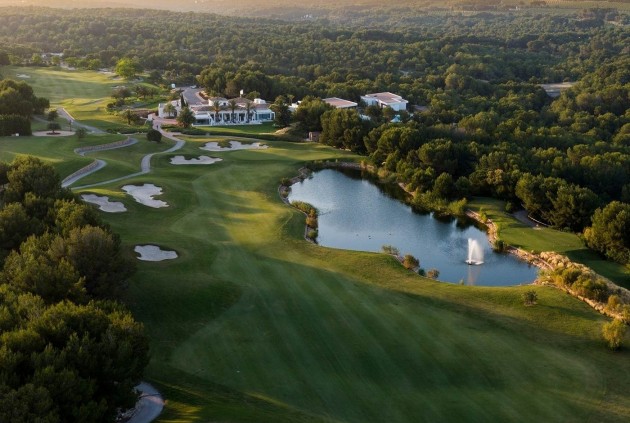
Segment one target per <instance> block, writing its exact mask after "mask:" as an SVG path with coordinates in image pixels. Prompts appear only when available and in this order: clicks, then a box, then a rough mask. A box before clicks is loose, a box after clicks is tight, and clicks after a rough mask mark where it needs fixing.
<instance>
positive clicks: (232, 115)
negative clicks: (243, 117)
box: [228, 99, 237, 123]
mask: <svg viewBox="0 0 630 423" xmlns="http://www.w3.org/2000/svg"><path fill="white" fill-rule="evenodd" d="M228 105H229V107H230V111H231V112H232V113H231V115H230V120H231V121H232V123H234V111H235V110H236V107H237V104H236V100H235V99H231V100H230V101H228Z"/></svg>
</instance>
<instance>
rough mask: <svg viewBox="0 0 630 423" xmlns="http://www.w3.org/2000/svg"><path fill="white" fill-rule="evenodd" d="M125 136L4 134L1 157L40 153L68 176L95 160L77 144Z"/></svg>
mask: <svg viewBox="0 0 630 423" xmlns="http://www.w3.org/2000/svg"><path fill="white" fill-rule="evenodd" d="M125 138H126V137H125V136H123V135H89V136H87V137H86V138H84V139H82V140H81V141H79V140H78V139H77V138H76V137H75V136H67V137H56V136H51V137H35V136H33V137H0V160H1V161H5V162H10V161H11V160H13V158H14V157H15V156H17V155H20V154H23V155H26V154H28V155H32V156H36V157H39V158H40V159H42V160H44V161H45V162H47V163H50V164H52V165H53V166H55V168H56V169H57V171H58V172H59V174H60V176H61V178H64V177H66V176H68V175H70V174H71V173H73V172H75V171H76V170H78V169H80V168H81V167H83V166H85V165H88V164H89V163H91V162H92V160H93V159H91V158H89V157H81V156H78V155H76V154H75V153H74V149H75V148H79V147H86V146H92V145H99V144H107V143H110V142H114V141H119V140H124V139H125Z"/></svg>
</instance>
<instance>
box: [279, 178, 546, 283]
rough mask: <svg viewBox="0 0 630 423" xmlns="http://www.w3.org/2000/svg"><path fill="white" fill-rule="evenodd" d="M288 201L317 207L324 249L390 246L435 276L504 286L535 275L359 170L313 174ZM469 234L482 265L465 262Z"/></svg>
mask: <svg viewBox="0 0 630 423" xmlns="http://www.w3.org/2000/svg"><path fill="white" fill-rule="evenodd" d="M389 188H391V187H389ZM389 188H388V191H389V190H390V189H389ZM399 194H400V193H399ZM289 200H290V201H295V200H300V201H305V202H307V203H310V204H312V205H313V206H315V207H316V208H317V209H318V210H319V219H318V220H319V236H318V238H317V241H318V243H319V244H320V245H322V246H325V247H332V248H343V249H349V250H359V251H375V252H376V251H381V247H382V246H383V245H392V246H394V247H396V248H398V249H399V250H400V253H401V254H402V255H404V254H411V255H413V256H414V257H416V258H418V259H419V260H420V266H421V267H422V268H424V269H425V270H428V269H432V268H435V269H438V270H439V272H440V276H439V279H440V280H442V281H447V282H454V283H458V282H461V281H462V280H463V281H464V283H466V284H468V285H485V286H507V285H518V284H523V283H529V282H531V281H533V280H534V279H535V278H536V274H537V268H536V267H534V266H530V265H529V264H527V263H524V262H522V261H520V260H518V259H516V258H515V257H513V256H511V255H506V254H497V253H495V252H493V251H492V248H491V246H490V243H489V241H488V237H487V235H486V233H485V232H484V231H482V230H480V229H478V228H476V227H475V226H473V225H472V224H468V223H462V222H461V221H459V222H458V220H456V219H451V220H446V221H444V220H438V219H436V218H434V217H433V216H432V215H430V214H419V213H416V212H414V211H413V210H412V209H411V207H410V206H408V205H406V204H404V203H402V202H401V201H399V200H397V199H394V198H392V196H391V194H386V193H385V192H384V190H383V189H382V188H380V187H379V186H377V185H376V184H375V183H373V182H371V181H368V180H366V179H363V178H361V177H360V173H358V172H355V173H353V172H347V171H344V172H343V173H342V172H340V171H338V170H332V169H325V170H321V171H318V172H315V173H314V174H313V175H312V176H311V177H310V178H308V179H306V180H304V181H303V182H300V183H297V184H294V185H293V186H292V187H291V193H290V194H289ZM468 238H472V239H475V240H477V242H478V243H479V245H481V247H482V249H483V253H484V264H482V265H480V266H469V265H467V264H466V263H465V262H464V260H466V258H467V254H468Z"/></svg>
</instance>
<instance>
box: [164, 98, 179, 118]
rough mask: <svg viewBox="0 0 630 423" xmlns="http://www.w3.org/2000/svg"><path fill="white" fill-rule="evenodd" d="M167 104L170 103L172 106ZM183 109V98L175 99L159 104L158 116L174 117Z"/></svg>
mask: <svg viewBox="0 0 630 423" xmlns="http://www.w3.org/2000/svg"><path fill="white" fill-rule="evenodd" d="M167 104H170V105H171V106H172V107H167ZM164 109H166V110H164ZM169 109H170V111H169ZM181 110H182V103H181V100H173V101H169V102H167V103H160V104H158V116H159V117H161V118H162V119H173V118H175V117H176V116H177V114H178V113H179V112H180V111H181Z"/></svg>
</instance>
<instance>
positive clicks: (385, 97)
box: [363, 92, 407, 104]
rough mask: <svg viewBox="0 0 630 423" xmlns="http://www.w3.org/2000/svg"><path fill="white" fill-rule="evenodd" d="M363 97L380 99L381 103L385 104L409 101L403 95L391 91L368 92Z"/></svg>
mask: <svg viewBox="0 0 630 423" xmlns="http://www.w3.org/2000/svg"><path fill="white" fill-rule="evenodd" d="M363 97H371V98H375V99H377V100H378V101H380V102H381V103H385V104H390V103H407V100H405V99H404V98H402V97H401V96H399V95H397V94H393V93H390V92H383V93H373V94H366V95H364V96H363Z"/></svg>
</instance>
